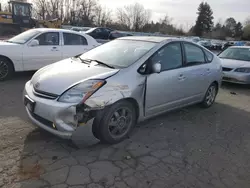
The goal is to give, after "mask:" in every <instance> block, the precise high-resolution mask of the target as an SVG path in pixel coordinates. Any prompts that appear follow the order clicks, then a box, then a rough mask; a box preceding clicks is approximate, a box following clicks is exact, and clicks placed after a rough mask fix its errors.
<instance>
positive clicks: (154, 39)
mask: <svg viewBox="0 0 250 188" xmlns="http://www.w3.org/2000/svg"><path fill="white" fill-rule="evenodd" d="M117 40H137V41H147V42H155V43H160V42H163V41H167V40H178V41H186V40H185V39H180V38H176V37H161V36H129V37H122V38H119V39H117Z"/></svg>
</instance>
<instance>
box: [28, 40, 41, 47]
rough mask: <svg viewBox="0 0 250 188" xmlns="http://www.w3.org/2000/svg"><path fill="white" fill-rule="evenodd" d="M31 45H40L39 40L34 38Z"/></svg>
mask: <svg viewBox="0 0 250 188" xmlns="http://www.w3.org/2000/svg"><path fill="white" fill-rule="evenodd" d="M29 45H30V46H39V41H38V40H36V39H33V40H32V41H31V42H30V44H29Z"/></svg>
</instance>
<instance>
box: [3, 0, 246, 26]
mask: <svg viewBox="0 0 250 188" xmlns="http://www.w3.org/2000/svg"><path fill="white" fill-rule="evenodd" d="M28 1H30V2H32V0H28ZM99 1H100V3H101V4H102V5H104V6H106V7H107V8H110V9H113V10H114V11H115V10H116V9H117V8H118V7H123V6H124V5H127V4H132V3H135V2H139V3H141V4H143V5H144V7H145V8H146V9H149V10H151V12H152V19H153V20H154V21H157V20H159V19H160V18H162V17H163V16H164V15H165V14H167V15H168V16H169V17H171V18H172V19H173V23H174V24H176V25H183V27H184V28H185V29H187V28H190V27H191V26H192V25H193V24H194V23H195V20H196V17H197V14H196V12H197V8H198V5H199V4H200V3H201V2H202V0H99ZM0 2H7V0H0ZM206 2H208V4H209V5H210V6H211V8H212V10H213V12H214V18H215V19H214V22H217V21H218V20H219V19H222V21H225V19H226V18H228V17H230V16H231V17H234V18H235V19H236V21H240V22H244V21H245V19H246V18H247V17H248V16H250V0H207V1H206Z"/></svg>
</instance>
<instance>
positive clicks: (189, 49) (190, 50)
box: [184, 43, 206, 66]
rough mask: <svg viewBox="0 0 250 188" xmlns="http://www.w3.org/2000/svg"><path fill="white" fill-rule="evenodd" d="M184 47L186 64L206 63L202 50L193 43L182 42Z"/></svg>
mask: <svg viewBox="0 0 250 188" xmlns="http://www.w3.org/2000/svg"><path fill="white" fill-rule="evenodd" d="M184 49H185V52H186V65H187V66H191V65H197V64H203V63H206V61H205V56H204V53H203V50H202V49H201V48H200V47H198V46H196V45H193V44H190V43H184Z"/></svg>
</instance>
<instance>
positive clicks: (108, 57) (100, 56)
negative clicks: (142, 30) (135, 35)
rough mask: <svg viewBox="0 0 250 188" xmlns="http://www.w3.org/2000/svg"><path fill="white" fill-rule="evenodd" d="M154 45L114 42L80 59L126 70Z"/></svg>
mask: <svg viewBox="0 0 250 188" xmlns="http://www.w3.org/2000/svg"><path fill="white" fill-rule="evenodd" d="M155 45H156V43H153V42H146V41H135V40H114V41H111V42H108V43H105V44H103V45H101V46H98V47H96V48H94V49H92V50H90V51H88V52H86V53H84V54H83V55H81V59H94V60H97V61H100V62H103V63H105V64H107V65H109V66H112V67H115V68H126V67H128V66H130V65H132V64H133V63H134V62H136V61H137V60H138V59H140V58H141V57H142V56H143V55H144V54H146V53H147V52H148V51H149V50H150V49H151V48H153V47H154V46H155Z"/></svg>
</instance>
